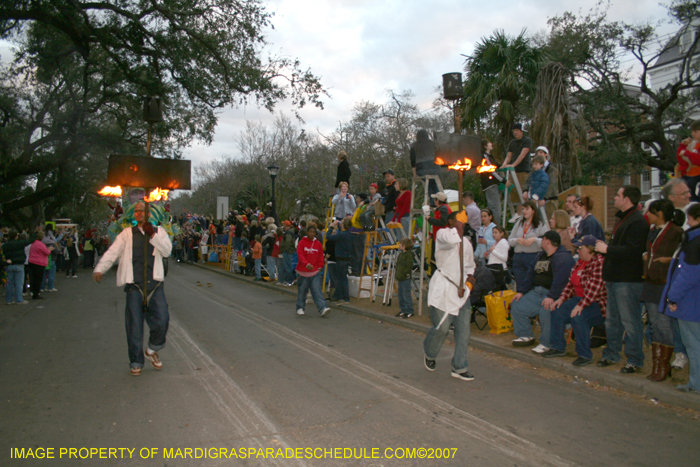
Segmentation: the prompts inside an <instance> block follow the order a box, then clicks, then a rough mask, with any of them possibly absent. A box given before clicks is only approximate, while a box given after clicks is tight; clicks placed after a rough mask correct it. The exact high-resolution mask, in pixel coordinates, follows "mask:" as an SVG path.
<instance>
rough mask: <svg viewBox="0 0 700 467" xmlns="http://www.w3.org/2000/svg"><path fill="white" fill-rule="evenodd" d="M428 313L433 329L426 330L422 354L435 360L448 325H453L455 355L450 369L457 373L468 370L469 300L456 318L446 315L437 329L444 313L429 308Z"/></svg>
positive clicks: (448, 328) (448, 327) (470, 309)
mask: <svg viewBox="0 0 700 467" xmlns="http://www.w3.org/2000/svg"><path fill="white" fill-rule="evenodd" d="M428 313H429V314H430V321H431V322H432V323H433V327H431V328H430V329H429V330H428V334H426V336H425V340H424V341H423V352H425V356H426V357H428V358H429V359H430V360H435V359H436V358H437V356H438V354H439V353H440V349H441V348H442V344H443V343H444V342H445V338H446V337H447V334H449V332H450V325H451V324H454V327H455V354H454V356H453V357H452V369H453V370H454V371H455V372H457V373H464V372H466V371H467V368H469V364H468V363H467V347H468V346H469V338H470V337H471V333H472V330H471V318H472V307H471V305H470V304H469V300H467V301H466V302H465V303H464V306H463V307H462V308H460V310H459V314H458V315H457V316H455V315H447V318H445V321H444V322H443V323H442V324H441V325H440V327H439V328H438V327H436V326H437V325H438V323H439V322H440V320H441V319H442V317H443V315H444V314H445V312H444V311H442V310H438V309H437V308H435V307H433V306H430V307H428Z"/></svg>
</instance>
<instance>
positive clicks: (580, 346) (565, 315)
mask: <svg viewBox="0 0 700 467" xmlns="http://www.w3.org/2000/svg"><path fill="white" fill-rule="evenodd" d="M580 301H581V297H573V298H570V299H568V300H567V301H565V302H564V303H562V305H561V306H560V307H559V308H557V309H556V310H554V311H553V312H551V323H550V326H551V328H550V329H551V331H550V336H549V342H550V343H551V344H552V348H553V349H557V350H566V340H564V329H565V328H566V324H567V323H571V329H573V330H574V335H575V336H576V355H578V356H579V357H582V358H586V359H588V360H591V359H592V358H593V352H591V328H592V327H593V326H598V325H599V324H603V323H604V322H605V318H603V313H602V312H601V311H600V305H598V303H597V302H593V303H591V304H590V305H588V306H587V307H586V308H584V309H583V310H581V314H580V315H578V316H576V317H574V318H572V317H571V310H573V309H574V308H575V307H576V305H578V303H579V302H580Z"/></svg>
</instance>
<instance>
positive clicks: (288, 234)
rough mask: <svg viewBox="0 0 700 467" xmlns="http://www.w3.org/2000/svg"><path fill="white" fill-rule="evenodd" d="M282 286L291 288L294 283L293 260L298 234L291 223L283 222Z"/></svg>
mask: <svg viewBox="0 0 700 467" xmlns="http://www.w3.org/2000/svg"><path fill="white" fill-rule="evenodd" d="M282 230H283V236H282V245H281V247H280V249H281V250H282V266H283V267H282V273H283V274H282V278H281V279H280V280H281V281H282V285H286V286H288V287H289V286H291V285H292V283H293V282H294V270H293V269H292V260H293V259H294V253H295V252H296V246H295V243H296V232H295V231H294V227H293V226H292V222H291V221H288V220H287V221H282Z"/></svg>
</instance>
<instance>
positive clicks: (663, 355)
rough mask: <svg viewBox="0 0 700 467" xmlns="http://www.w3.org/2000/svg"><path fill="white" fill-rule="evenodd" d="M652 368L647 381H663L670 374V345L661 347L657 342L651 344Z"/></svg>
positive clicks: (671, 354)
mask: <svg viewBox="0 0 700 467" xmlns="http://www.w3.org/2000/svg"><path fill="white" fill-rule="evenodd" d="M651 356H652V367H651V374H650V375H649V376H647V379H650V380H651V381H655V382H659V381H663V380H665V379H666V378H667V377H668V376H669V375H670V374H671V357H672V356H673V346H672V345H662V344H659V343H658V342H652V343H651Z"/></svg>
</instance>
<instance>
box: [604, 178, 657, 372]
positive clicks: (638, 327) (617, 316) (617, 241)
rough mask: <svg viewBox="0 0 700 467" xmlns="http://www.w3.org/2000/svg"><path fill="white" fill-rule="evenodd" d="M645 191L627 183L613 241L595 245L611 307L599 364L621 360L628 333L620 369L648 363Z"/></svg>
mask: <svg viewBox="0 0 700 467" xmlns="http://www.w3.org/2000/svg"><path fill="white" fill-rule="evenodd" d="M641 197H642V193H641V191H640V190H639V188H638V187H636V186H633V185H625V186H623V187H622V188H620V189H619V190H618V192H617V195H615V207H616V208H617V209H619V211H618V212H617V214H615V216H616V217H617V218H618V220H617V222H616V223H615V227H613V233H612V238H611V239H610V244H606V243H605V242H603V241H601V240H598V243H596V246H595V249H596V251H597V252H598V253H602V254H604V255H605V262H604V263H603V280H604V281H605V287H606V289H607V291H608V308H607V313H606V316H605V331H606V334H607V338H608V346H607V347H606V349H605V350H604V351H603V358H602V360H600V361H599V362H598V366H599V367H606V366H610V365H614V364H615V363H617V362H619V361H620V350H622V334H623V332H624V333H625V356H627V363H626V364H625V367H624V368H622V369H621V370H620V373H625V374H626V373H634V372H636V371H638V370H640V369H641V368H642V367H643V366H644V350H643V348H642V342H643V341H642V339H643V335H644V328H643V325H642V306H641V303H640V301H639V297H640V295H641V293H642V285H643V282H642V280H643V279H642V275H643V273H644V266H643V261H642V255H643V254H644V252H645V251H646V242H647V237H648V236H649V224H648V223H647V221H646V219H645V218H644V216H643V215H642V213H641V212H639V210H638V209H637V205H638V203H639V200H640V199H641Z"/></svg>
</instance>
